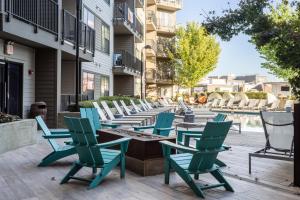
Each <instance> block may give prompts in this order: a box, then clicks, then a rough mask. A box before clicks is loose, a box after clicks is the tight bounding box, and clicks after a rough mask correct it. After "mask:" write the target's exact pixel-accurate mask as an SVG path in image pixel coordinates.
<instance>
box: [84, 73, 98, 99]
mask: <svg viewBox="0 0 300 200" xmlns="http://www.w3.org/2000/svg"><path fill="white" fill-rule="evenodd" d="M94 88H95V75H94V74H91V73H87V72H83V74H82V94H83V95H87V96H88V98H89V99H94V92H95V89H94Z"/></svg>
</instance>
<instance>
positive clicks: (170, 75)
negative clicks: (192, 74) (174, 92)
mask: <svg viewBox="0 0 300 200" xmlns="http://www.w3.org/2000/svg"><path fill="white" fill-rule="evenodd" d="M174 78H175V72H174V71H173V70H167V71H163V70H160V71H158V72H157V73H156V80H157V82H158V83H167V84H172V83H173V82H174Z"/></svg>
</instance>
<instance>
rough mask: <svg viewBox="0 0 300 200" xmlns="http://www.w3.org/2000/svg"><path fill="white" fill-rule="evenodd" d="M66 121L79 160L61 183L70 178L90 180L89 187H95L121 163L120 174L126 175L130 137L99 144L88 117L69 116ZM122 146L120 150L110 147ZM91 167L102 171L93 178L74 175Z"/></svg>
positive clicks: (122, 176)
mask: <svg viewBox="0 0 300 200" xmlns="http://www.w3.org/2000/svg"><path fill="white" fill-rule="evenodd" d="M65 123H66V125H67V126H68V127H69V129H70V130H73V131H72V132H71V135H72V138H76V139H75V141H73V142H74V145H75V148H76V150H77V153H78V156H79V160H78V161H75V162H74V164H73V166H72V168H71V170H70V171H69V172H68V173H67V175H66V176H65V177H64V178H63V179H62V181H61V184H64V183H67V182H68V181H69V180H70V179H75V180H80V181H87V182H89V183H90V184H89V187H88V189H92V188H95V187H96V186H97V185H99V184H100V183H101V181H102V180H103V179H104V178H105V177H106V176H107V175H108V173H109V172H110V171H111V170H112V169H113V168H115V167H116V166H117V165H118V164H119V163H120V170H121V172H120V176H121V178H124V177H125V153H126V151H127V148H128V144H129V141H130V138H122V139H118V140H114V141H111V142H106V143H101V144H98V142H97V139H96V136H95V129H94V127H93V125H92V122H91V121H90V119H88V118H67V117H65ZM113 146H120V150H112V149H108V148H109V147H113ZM82 167H89V168H92V169H93V172H95V171H96V170H94V169H100V172H99V173H98V174H97V175H96V176H95V177H94V178H93V179H91V180H88V179H84V178H81V177H75V176H74V175H75V174H76V173H77V172H78V171H79V170H80V169H81V168H82Z"/></svg>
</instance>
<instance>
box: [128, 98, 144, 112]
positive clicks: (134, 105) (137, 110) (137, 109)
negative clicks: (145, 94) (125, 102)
mask: <svg viewBox="0 0 300 200" xmlns="http://www.w3.org/2000/svg"><path fill="white" fill-rule="evenodd" d="M130 103H131V105H132V106H133V108H134V109H135V111H136V112H142V110H141V109H140V108H139V107H138V106H137V105H136V104H135V103H134V101H133V100H132V99H130Z"/></svg>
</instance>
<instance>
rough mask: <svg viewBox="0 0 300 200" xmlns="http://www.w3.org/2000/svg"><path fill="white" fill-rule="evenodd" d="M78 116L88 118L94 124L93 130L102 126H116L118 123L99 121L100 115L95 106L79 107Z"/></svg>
mask: <svg viewBox="0 0 300 200" xmlns="http://www.w3.org/2000/svg"><path fill="white" fill-rule="evenodd" d="M80 117H81V118H89V119H90V120H91V122H92V125H93V126H94V129H95V130H98V129H101V128H102V127H103V128H104V127H109V128H118V127H120V125H119V124H111V123H101V122H100V116H99V114H98V112H97V109H96V108H80Z"/></svg>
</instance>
